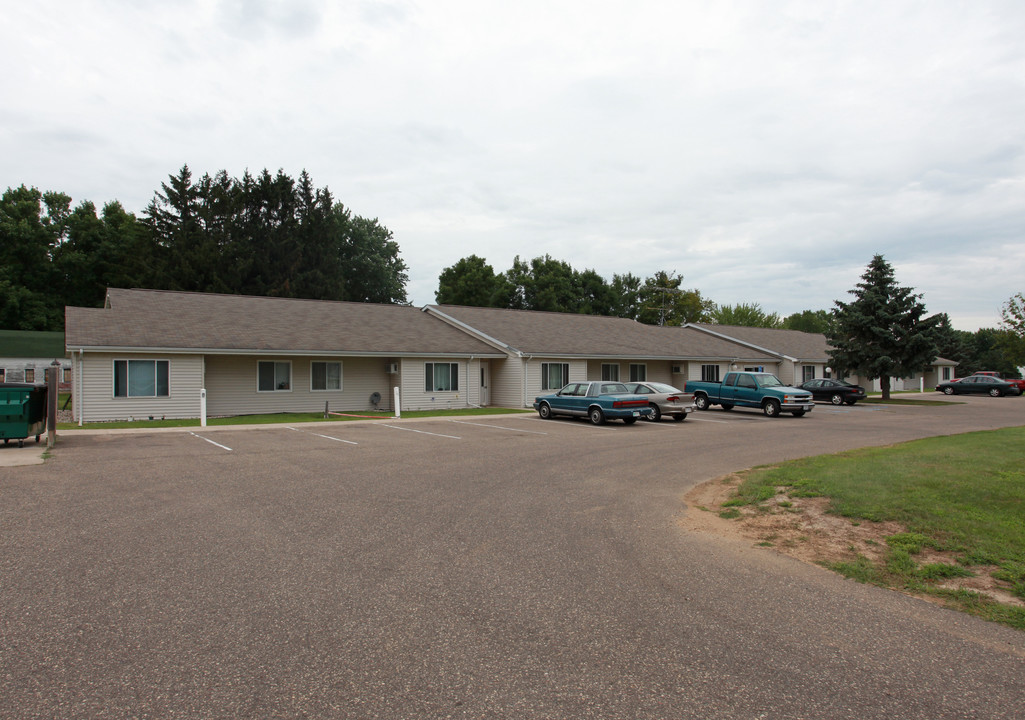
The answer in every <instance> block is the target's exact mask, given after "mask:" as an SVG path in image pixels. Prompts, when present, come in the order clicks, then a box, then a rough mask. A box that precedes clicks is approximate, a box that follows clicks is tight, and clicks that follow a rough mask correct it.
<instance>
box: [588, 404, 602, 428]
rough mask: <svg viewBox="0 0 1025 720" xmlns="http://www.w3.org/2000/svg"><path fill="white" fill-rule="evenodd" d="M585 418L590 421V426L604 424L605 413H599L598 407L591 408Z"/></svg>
mask: <svg viewBox="0 0 1025 720" xmlns="http://www.w3.org/2000/svg"><path fill="white" fill-rule="evenodd" d="M587 418H588V419H589V420H590V421H591V424H592V425H604V424H605V413H603V412H602V411H601V408H600V407H593V408H591V409H590V410H588V411H587Z"/></svg>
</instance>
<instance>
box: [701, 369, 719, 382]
mask: <svg viewBox="0 0 1025 720" xmlns="http://www.w3.org/2000/svg"><path fill="white" fill-rule="evenodd" d="M701 381H702V382H719V366H718V365H702V366H701Z"/></svg>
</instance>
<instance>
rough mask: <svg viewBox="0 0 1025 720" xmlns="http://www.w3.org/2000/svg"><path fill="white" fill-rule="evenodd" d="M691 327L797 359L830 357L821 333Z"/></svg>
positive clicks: (713, 326)
mask: <svg viewBox="0 0 1025 720" xmlns="http://www.w3.org/2000/svg"><path fill="white" fill-rule="evenodd" d="M690 327H692V328H698V329H700V330H704V331H706V332H710V333H716V334H718V335H724V336H726V337H728V338H732V339H734V340H738V341H740V342H743V343H749V344H751V345H755V346H757V347H759V348H764V349H765V350H769V351H770V352H774V353H779V354H781V355H787V356H788V357H792V358H796V359H798V360H824V359H826V358H827V357H828V354H827V351H828V349H829V343H827V342H826V336H825V335H823V334H821V333H807V332H801V331H800V330H778V329H775V328H760V327H741V326H737V325H711V324H705V323H691V324H690Z"/></svg>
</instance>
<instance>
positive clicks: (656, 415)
mask: <svg viewBox="0 0 1025 720" xmlns="http://www.w3.org/2000/svg"><path fill="white" fill-rule="evenodd" d="M648 407H650V408H651V415H649V416H648V420H651V421H652V422H658V421H659V420H661V419H662V411H661V410H659V409H658V405H656V404H655V403H649V404H648Z"/></svg>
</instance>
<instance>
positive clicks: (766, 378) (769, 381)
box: [755, 373, 783, 387]
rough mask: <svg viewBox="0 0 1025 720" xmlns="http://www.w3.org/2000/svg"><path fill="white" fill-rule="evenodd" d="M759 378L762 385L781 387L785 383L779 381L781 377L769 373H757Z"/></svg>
mask: <svg viewBox="0 0 1025 720" xmlns="http://www.w3.org/2000/svg"><path fill="white" fill-rule="evenodd" d="M755 377H756V378H758V384H759V385H760V386H761V387H779V386H780V385H782V384H783V383H781V382H780V381H779V378H778V377H776V376H775V375H769V374H768V373H765V374H761V375H755Z"/></svg>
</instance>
